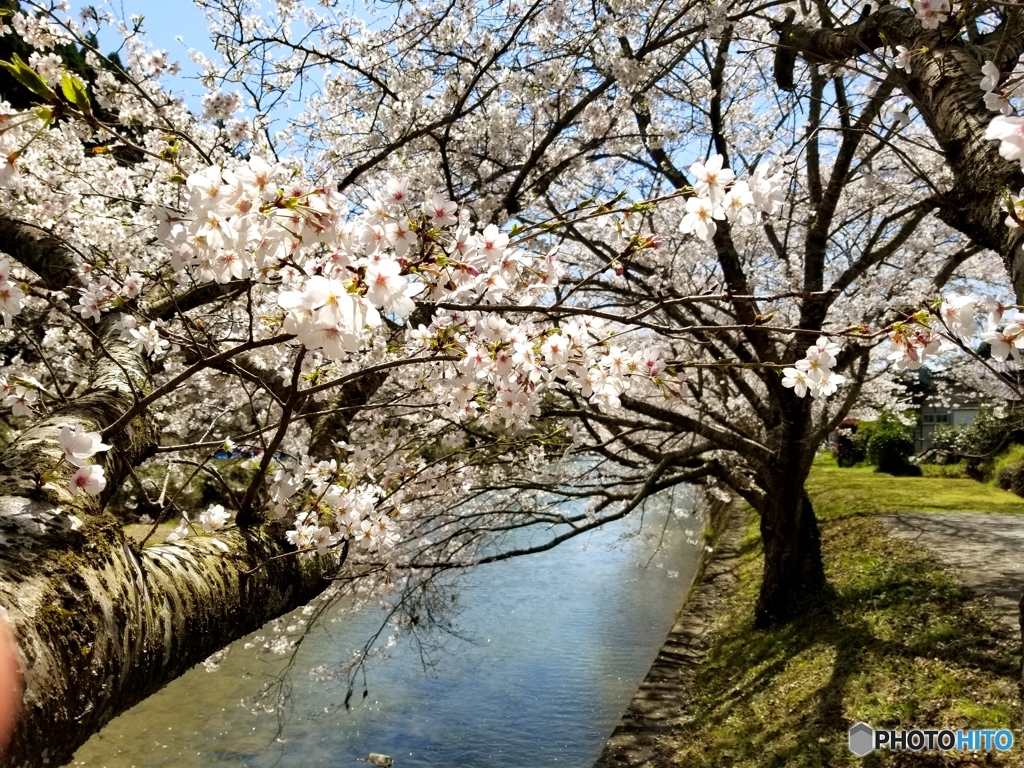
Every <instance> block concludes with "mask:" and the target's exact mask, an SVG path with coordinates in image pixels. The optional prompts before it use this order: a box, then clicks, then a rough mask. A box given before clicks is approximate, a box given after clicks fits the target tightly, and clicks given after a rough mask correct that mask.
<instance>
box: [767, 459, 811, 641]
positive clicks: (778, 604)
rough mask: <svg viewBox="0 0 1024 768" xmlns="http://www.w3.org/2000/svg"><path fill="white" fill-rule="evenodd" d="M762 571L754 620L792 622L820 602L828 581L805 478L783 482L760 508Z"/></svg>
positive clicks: (774, 622) (771, 622)
mask: <svg viewBox="0 0 1024 768" xmlns="http://www.w3.org/2000/svg"><path fill="white" fill-rule="evenodd" d="M761 540H762V542H763V544H764V574H763V578H762V581H761V592H760V594H759V595H758V598H757V605H756V607H755V610H754V621H755V625H756V626H759V627H765V626H768V625H771V624H777V623H781V622H785V621H788V620H789V619H792V618H793V617H795V616H797V615H799V614H801V613H803V612H804V611H806V610H808V609H809V608H813V607H814V606H815V605H817V603H818V601H819V600H820V599H821V595H822V594H823V593H824V591H825V588H826V586H827V583H826V580H825V568H824V565H823V564H822V559H821V537H820V534H819V532H818V521H817V519H816V518H815V517H814V508H813V506H812V505H811V500H810V498H809V497H808V496H807V492H806V491H805V490H804V489H803V479H795V478H794V479H791V480H787V481H781V480H780V483H779V487H777V488H774V489H772V493H770V494H769V495H768V498H767V499H766V502H765V507H764V510H763V511H762V513H761Z"/></svg>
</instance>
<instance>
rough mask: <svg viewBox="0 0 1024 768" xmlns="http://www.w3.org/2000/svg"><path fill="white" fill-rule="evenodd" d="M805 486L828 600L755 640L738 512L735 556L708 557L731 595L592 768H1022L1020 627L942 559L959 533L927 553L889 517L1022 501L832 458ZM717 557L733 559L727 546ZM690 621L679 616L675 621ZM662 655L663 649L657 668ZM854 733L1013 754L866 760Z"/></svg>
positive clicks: (1014, 507)
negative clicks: (1004, 733) (948, 733)
mask: <svg viewBox="0 0 1024 768" xmlns="http://www.w3.org/2000/svg"><path fill="white" fill-rule="evenodd" d="M807 491H808V494H809V496H810V498H811V500H812V503H813V504H814V509H815V512H816V516H817V518H818V521H819V527H820V530H821V542H822V552H823V557H824V565H825V572H826V576H827V578H828V581H829V584H830V587H831V592H830V594H829V595H827V596H824V597H823V599H822V600H821V601H820V603H819V604H818V605H817V606H816V607H815V608H814V609H812V610H810V611H808V612H807V613H806V614H804V615H801V616H800V617H798V618H797V619H795V620H794V621H792V622H791V623H789V624H786V625H782V626H777V627H772V628H768V629H755V628H754V626H753V614H754V604H755V602H756V599H757V594H758V589H759V587H760V582H761V572H762V568H763V556H762V551H761V542H760V536H759V532H758V525H757V519H756V517H755V516H753V515H747V516H745V519H743V520H742V521H741V524H740V529H741V530H740V535H739V536H738V539H737V540H736V542H737V546H736V548H735V549H736V551H735V554H734V555H731V557H723V559H722V560H718V562H719V563H723V564H726V565H727V567H725V571H726V572H727V573H728V576H727V577H726V578H727V579H728V580H731V581H732V582H733V584H732V586H730V587H729V588H728V589H724V590H720V591H719V592H720V594H719V595H718V596H717V598H716V602H715V604H714V607H713V608H712V609H711V610H710V612H705V613H702V614H701V615H702V616H704V618H705V626H707V625H708V624H710V628H709V629H703V628H700V627H698V628H695V629H692V630H691V631H692V632H693V633H694V634H696V635H698V640H697V641H694V642H691V644H690V646H689V647H688V648H687V650H693V651H694V652H692V653H690V654H686V653H680V654H679V656H680V658H681V659H682V664H681V665H680V666H681V667H682V668H681V669H680V670H675V671H674V673H673V674H674V677H670V676H663V678H662V688H661V689H660V690H658V689H656V688H654V686H653V685H652V684H649V683H650V682H653V681H649V683H645V684H644V686H645V687H646V689H647V691H648V692H653V693H656V695H653V694H652V695H648V696H646V698H647V699H648V700H649V701H651V700H653V704H649V705H648V706H650V707H651V711H652V712H653V713H654V714H653V715H650V714H648V715H645V714H644V710H643V709H642V706H643V701H642V697H637V698H635V699H634V704H633V705H632V706H631V707H630V710H629V713H627V717H626V718H624V719H623V721H622V722H621V723H620V727H619V728H618V729H617V730H616V732H615V734H614V736H613V738H612V740H611V742H610V743H609V745H608V746H607V747H606V749H605V752H604V754H603V755H602V757H601V758H600V760H599V761H598V763H597V766H599V768H622V767H623V766H640V765H642V766H644V767H645V768H668V766H685V767H686V768H722V766H730V768H775V766H780V767H781V766H786V768H797V767H798V768H821V766H829V768H843V767H846V768H854V767H855V766H861V765H867V764H869V763H870V765H871V766H872V768H906V767H907V766H911V765H913V766H919V767H920V768H923V767H924V766H933V767H934V768H938V767H939V766H942V768H954V767H955V768H978V767H979V766H982V765H984V766H1007V767H1009V766H1021V765H1024V760H1022V758H1021V754H1022V749H1021V746H1020V744H1021V741H1022V738H1021V732H1020V730H1019V724H1020V721H1021V692H1020V663H1021V662H1020V660H1021V642H1020V635H1019V632H1018V631H1016V630H1015V629H1014V627H1012V626H1009V624H1008V623H1007V622H1005V621H1004V620H1003V619H1002V616H1001V614H1000V611H999V610H998V608H999V606H998V604H996V603H994V602H993V598H992V595H991V594H989V593H987V592H985V591H984V590H981V589H976V590H972V589H970V588H968V586H967V584H968V583H970V584H973V582H971V581H970V580H969V579H967V578H965V577H966V576H969V575H970V574H967V573H964V572H963V571H962V570H961V568H960V567H957V566H956V565H955V564H954V563H952V558H951V557H950V556H949V555H950V553H951V552H954V551H955V552H959V551H960V550H962V549H963V548H964V544H965V542H964V540H963V538H962V536H961V537H958V536H956V535H953V536H949V537H947V538H946V539H944V540H943V542H940V543H938V544H933V549H932V550H929V549H928V548H927V542H926V541H925V540H924V539H919V538H917V537H915V538H913V539H910V540H907V539H906V538H904V537H900V536H896V535H894V534H893V524H892V516H893V515H895V514H899V515H900V516H901V517H900V518H899V519H903V518H904V517H905V515H904V514H903V513H911V512H913V513H918V516H917V517H915V518H914V519H915V520H917V519H918V518H919V517H924V516H930V515H932V514H934V513H952V512H960V513H966V514H971V515H975V516H977V517H979V518H986V517H995V515H991V514H990V513H1003V515H1000V517H1005V516H1011V515H1012V516H1020V517H1021V518H1022V519H1024V514H1022V513H1024V503H1022V502H1021V500H1020V499H1019V498H1018V497H1015V496H1013V495H1012V494H1008V493H1006V492H1003V491H999V490H998V489H996V488H994V487H992V486H987V485H984V484H981V483H976V482H974V481H971V480H964V479H949V478H938V477H920V478H898V477H892V476H889V475H885V474H881V473H876V472H873V471H872V470H871V469H870V468H864V469H860V468H855V469H839V468H838V467H836V466H835V463H834V462H833V461H831V460H830V459H829V458H827V457H823V458H819V460H817V461H816V462H815V466H814V468H813V470H812V472H811V476H810V478H809V480H808V483H807ZM938 523H939V521H936V524H938ZM979 525H980V521H979ZM961 530H962V527H961ZM718 550H719V554H720V555H723V556H725V555H729V554H730V553H729V551H728V550H729V546H728V544H727V543H726V542H723V544H721V545H720V546H719V547H718ZM716 560H717V558H716ZM716 560H712V561H710V563H709V564H708V567H707V569H706V570H705V577H704V578H703V579H702V580H701V581H700V582H699V584H700V586H698V587H697V588H696V589H695V591H694V602H693V603H691V607H695V606H696V605H697V600H698V599H700V596H701V588H702V587H703V586H704V585H706V584H709V583H710V584H713V583H714V582H716V581H717V582H719V583H722V582H723V581H724V580H725V579H724V578H723V577H722V576H721V575H718V576H715V573H716V569H715V562H716ZM730 560H731V562H729V561H730ZM992 560H993V557H992V556H990V557H989V558H988V559H987V560H986V561H984V564H985V565H990V564H991V562H992ZM981 564H982V563H981V561H978V562H975V563H974V565H973V566H972V567H974V568H975V569H977V568H978V567H981ZM965 582H966V583H965ZM975 586H976V587H977V585H975ZM1019 587H1020V585H1018V589H1019ZM691 620H692V619H691ZM686 623H687V617H686V616H685V615H684V616H683V617H682V618H681V621H680V622H677V625H683V627H684V629H685V625H686ZM670 658H671V657H670V656H669V655H668V654H667V653H664V652H663V653H662V655H661V657H659V661H663V660H670ZM649 678H650V676H649ZM638 699H641V700H640V701H638ZM659 699H660V701H659ZM659 712H660V713H661V714H660V716H659ZM858 722H865V723H868V724H869V725H871V726H873V727H875V728H884V729H911V728H917V729H930V728H934V729H950V730H961V729H972V728H985V729H1010V730H1012V731H1013V733H1014V735H1015V739H1016V741H1017V745H1016V746H1015V747H1014V748H1013V749H1012V750H1010V751H1009V752H1005V753H1001V752H998V751H995V750H990V751H989V752H984V753H973V752H959V753H958V752H951V753H946V754H936V753H924V754H910V753H906V752H889V751H885V750H882V751H880V752H878V753H873V754H872V755H871V756H870V758H865V759H862V758H860V757H857V756H855V755H854V754H853V753H852V752H850V750H849V748H848V746H847V731H848V730H849V728H850V727H851V726H852V725H853V724H855V723H858ZM631 730H632V731H633V733H630V731H631Z"/></svg>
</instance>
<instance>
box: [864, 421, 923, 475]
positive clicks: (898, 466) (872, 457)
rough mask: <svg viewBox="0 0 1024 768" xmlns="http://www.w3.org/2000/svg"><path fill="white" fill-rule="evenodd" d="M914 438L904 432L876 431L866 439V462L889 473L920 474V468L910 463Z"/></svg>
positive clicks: (880, 470)
mask: <svg viewBox="0 0 1024 768" xmlns="http://www.w3.org/2000/svg"><path fill="white" fill-rule="evenodd" d="M913 455H914V440H913V438H912V437H910V435H908V434H906V432H896V431H876V432H875V434H873V435H872V436H871V439H870V440H868V450H867V457H868V463H870V464H874V465H875V466H876V467H877V468H878V471H879V472H888V473H889V474H890V475H920V474H921V469H920V468H919V467H917V466H915V465H913V464H911V463H910V457H911V456H913Z"/></svg>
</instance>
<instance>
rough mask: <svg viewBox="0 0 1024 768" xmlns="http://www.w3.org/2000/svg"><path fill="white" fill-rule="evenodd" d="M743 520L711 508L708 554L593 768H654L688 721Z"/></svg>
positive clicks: (726, 505) (721, 507)
mask: <svg viewBox="0 0 1024 768" xmlns="http://www.w3.org/2000/svg"><path fill="white" fill-rule="evenodd" d="M745 519H746V515H745V514H744V512H743V509H741V508H740V505H738V504H735V503H733V502H732V501H729V502H721V501H719V502H715V503H713V504H712V506H711V510H710V513H709V515H708V523H707V526H706V528H705V530H706V531H710V532H711V537H712V538H711V543H712V551H711V552H707V551H705V552H704V553H703V554H702V556H701V561H700V564H699V565H698V567H697V571H696V573H695V574H694V577H693V581H692V582H691V584H690V587H689V589H688V590H687V595H686V599H685V601H684V603H683V606H682V608H681V609H680V611H679V615H678V616H677V617H676V620H675V623H674V624H673V626H672V629H671V630H670V631H669V633H668V637H667V638H666V639H665V643H664V645H662V648H661V650H660V651H659V652H658V656H657V658H656V659H655V660H654V663H653V664H652V665H651V668H650V670H649V671H648V673H647V676H646V678H644V681H643V682H642V683H641V684H640V687H639V688H638V689H637V691H636V694H635V695H634V696H633V700H632V702H630V705H629V707H628V708H627V709H626V711H625V713H624V714H623V715H622V719H621V720H620V721H619V724H618V726H616V728H615V730H614V731H613V732H612V734H611V736H610V737H609V738H608V741H607V742H606V743H605V746H604V750H603V751H602V752H601V756H600V757H599V758H598V760H597V762H596V763H595V764H594V768H627V767H631V766H646V767H647V768H655V767H656V766H657V765H658V764H659V763H658V761H657V757H658V754H657V753H658V747H659V743H660V741H661V738H662V736H664V735H667V734H668V733H670V732H672V731H673V730H675V728H677V727H678V726H679V725H682V724H683V723H685V722H687V720H688V719H689V714H688V712H687V703H688V702H687V696H688V690H689V688H690V683H691V681H692V679H693V676H694V675H695V673H696V670H697V668H698V666H699V665H700V664H701V662H702V661H703V659H704V657H705V655H706V653H707V649H708V642H707V640H708V638H707V633H708V630H709V629H710V628H711V626H712V624H713V622H714V618H715V615H716V613H717V611H718V607H719V605H720V604H721V601H722V600H723V599H724V598H725V597H726V596H728V595H729V594H731V592H732V590H733V589H734V588H735V586H736V581H737V577H736V572H735V564H736V561H737V558H738V557H739V549H740V546H739V545H740V542H741V540H742V538H743V533H744V531H745V529H746V526H745V524H744V523H745ZM666 764H667V763H666Z"/></svg>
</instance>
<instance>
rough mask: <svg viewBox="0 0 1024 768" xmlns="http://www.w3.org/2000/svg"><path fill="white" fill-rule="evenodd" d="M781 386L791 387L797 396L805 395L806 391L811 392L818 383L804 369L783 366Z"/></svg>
mask: <svg viewBox="0 0 1024 768" xmlns="http://www.w3.org/2000/svg"><path fill="white" fill-rule="evenodd" d="M782 386H784V387H787V388H789V389H792V390H793V394H795V395H796V396H797V397H805V396H806V395H807V393H808V392H812V393H813V392H814V390H815V389H817V386H818V383H817V382H816V381H814V379H812V378H811V377H810V375H809V374H808V373H807V372H806V371H802V370H800V369H799V368H784V369H783V371H782Z"/></svg>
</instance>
